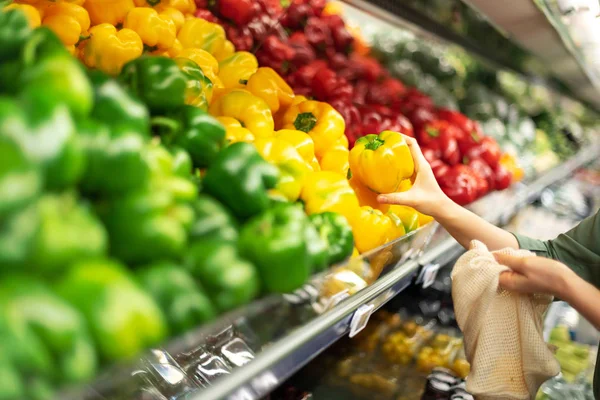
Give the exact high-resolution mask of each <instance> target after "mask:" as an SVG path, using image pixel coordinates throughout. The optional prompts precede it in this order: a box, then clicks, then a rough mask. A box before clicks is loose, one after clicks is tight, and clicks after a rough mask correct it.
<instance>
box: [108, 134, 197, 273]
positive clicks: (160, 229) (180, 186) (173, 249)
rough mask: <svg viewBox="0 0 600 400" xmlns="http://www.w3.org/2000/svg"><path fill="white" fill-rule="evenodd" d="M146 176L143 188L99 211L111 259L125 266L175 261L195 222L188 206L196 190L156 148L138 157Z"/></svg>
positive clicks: (162, 149) (164, 154)
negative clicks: (142, 162) (146, 165)
mask: <svg viewBox="0 0 600 400" xmlns="http://www.w3.org/2000/svg"><path fill="white" fill-rule="evenodd" d="M143 157H144V159H145V160H146V162H147V163H148V167H149V169H150V173H151V177H150V180H149V183H148V185H146V186H145V187H143V188H141V189H138V190H135V191H131V192H128V193H125V194H123V195H122V196H117V197H113V198H111V199H110V200H109V201H107V202H104V203H103V204H101V206H100V207H99V209H98V212H99V213H100V215H101V217H102V219H103V221H104V223H105V225H106V227H107V230H108V232H109V238H110V250H111V253H112V254H113V255H115V256H116V257H117V258H120V259H122V260H124V261H126V262H128V263H148V262H151V261H154V260H161V259H171V258H177V257H178V256H179V255H181V253H182V251H183V249H184V248H185V245H186V242H187V231H188V229H189V228H190V227H191V225H192V223H193V220H194V211H193V209H192V207H191V205H190V203H191V202H192V201H193V200H194V199H195V198H196V197H197V195H198V189H197V187H196V185H195V184H194V183H193V182H192V181H191V180H189V179H185V178H182V177H180V176H177V175H175V174H174V160H173V156H172V155H171V154H170V153H169V152H168V150H166V149H165V148H164V147H163V146H161V145H156V144H154V145H150V146H148V147H147V149H146V151H145V153H144V154H143Z"/></svg>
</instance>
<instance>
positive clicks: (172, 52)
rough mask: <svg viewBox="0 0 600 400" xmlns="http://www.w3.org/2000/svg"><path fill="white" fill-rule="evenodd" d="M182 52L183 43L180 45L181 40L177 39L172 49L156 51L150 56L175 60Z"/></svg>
mask: <svg viewBox="0 0 600 400" xmlns="http://www.w3.org/2000/svg"><path fill="white" fill-rule="evenodd" d="M182 50H183V47H181V43H179V40H177V39H175V40H174V41H173V45H172V46H171V47H169V48H168V49H165V50H163V49H156V50H154V51H153V52H151V53H150V54H152V55H153V56H163V57H169V58H175V57H178V55H179V54H180V53H181V51H182ZM205 75H206V74H205Z"/></svg>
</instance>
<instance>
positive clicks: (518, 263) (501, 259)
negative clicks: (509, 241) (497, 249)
mask: <svg viewBox="0 0 600 400" xmlns="http://www.w3.org/2000/svg"><path fill="white" fill-rule="evenodd" d="M494 258H495V259H496V261H498V263H499V264H501V265H504V266H506V267H508V268H510V269H512V270H513V271H516V272H520V273H524V270H525V257H517V256H512V255H510V254H503V253H494Z"/></svg>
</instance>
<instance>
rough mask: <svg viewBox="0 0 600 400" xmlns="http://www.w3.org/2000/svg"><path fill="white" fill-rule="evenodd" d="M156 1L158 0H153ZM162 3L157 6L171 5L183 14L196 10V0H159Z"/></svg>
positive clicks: (192, 12)
mask: <svg viewBox="0 0 600 400" xmlns="http://www.w3.org/2000/svg"><path fill="white" fill-rule="evenodd" d="M152 1H153V2H156V1H157V0H152ZM158 1H159V2H160V3H159V4H158V5H157V6H156V7H157V8H161V7H171V8H174V9H176V10H179V11H181V12H182V13H183V14H194V13H195V12H196V2H195V1H194V0H158Z"/></svg>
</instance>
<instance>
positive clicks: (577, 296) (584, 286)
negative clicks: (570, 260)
mask: <svg viewBox="0 0 600 400" xmlns="http://www.w3.org/2000/svg"><path fill="white" fill-rule="evenodd" d="M561 286H562V287H561V288H560V289H559V291H558V293H557V294H558V297H559V298H560V299H562V300H564V301H566V302H567V303H569V304H570V305H571V307H573V308H574V309H575V310H577V311H578V312H579V314H581V315H583V317H584V318H585V319H587V320H588V321H589V323H591V324H592V325H594V327H595V328H596V329H598V330H600V307H598V303H600V290H598V289H597V288H596V287H595V286H593V285H592V284H590V283H588V282H586V281H584V280H583V279H581V278H580V277H579V276H577V275H575V274H572V275H569V276H568V278H567V279H565V282H564V284H563V285H561Z"/></svg>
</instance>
